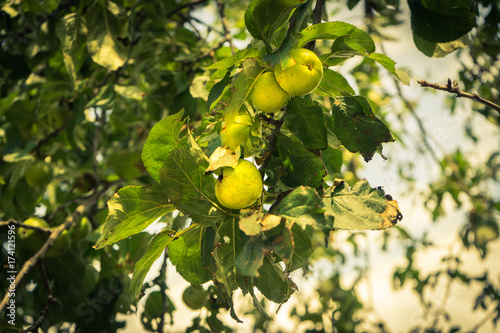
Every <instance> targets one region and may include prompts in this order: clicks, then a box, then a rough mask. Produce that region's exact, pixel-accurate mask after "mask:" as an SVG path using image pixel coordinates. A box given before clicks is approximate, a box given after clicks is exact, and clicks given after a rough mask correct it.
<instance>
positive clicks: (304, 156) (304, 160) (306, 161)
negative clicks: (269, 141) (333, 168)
mask: <svg viewBox="0 0 500 333" xmlns="http://www.w3.org/2000/svg"><path fill="white" fill-rule="evenodd" d="M275 135H276V147H277V148H278V154H279V156H280V158H281V160H282V161H283V167H284V170H285V172H286V175H285V176H284V177H283V178H282V180H283V182H284V183H285V184H286V185H287V186H290V187H296V186H300V185H305V186H311V187H314V188H316V187H318V186H320V184H321V181H322V179H323V177H324V175H325V169H324V166H323V163H322V162H321V160H320V158H319V157H318V156H316V155H315V154H314V153H312V152H310V151H308V150H306V149H305V148H304V146H303V145H302V144H301V143H300V142H297V141H293V140H292V139H290V138H288V137H287V136H285V135H283V134H281V133H275Z"/></svg>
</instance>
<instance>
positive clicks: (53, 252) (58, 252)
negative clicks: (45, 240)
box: [46, 230, 71, 258]
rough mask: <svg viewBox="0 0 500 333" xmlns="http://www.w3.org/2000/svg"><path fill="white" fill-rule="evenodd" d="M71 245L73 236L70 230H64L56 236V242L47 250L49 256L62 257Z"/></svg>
mask: <svg viewBox="0 0 500 333" xmlns="http://www.w3.org/2000/svg"><path fill="white" fill-rule="evenodd" d="M70 247H71V237H70V235H69V232H68V230H64V231H63V232H62V233H61V234H60V235H59V237H57V238H56V240H55V241H54V244H53V245H52V247H51V248H50V249H48V250H47V253H46V254H47V257H52V258H54V257H60V256H62V255H63V254H64V253H66V251H68V250H69V248H70Z"/></svg>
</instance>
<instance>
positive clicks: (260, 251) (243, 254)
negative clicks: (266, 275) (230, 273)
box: [235, 237, 269, 277]
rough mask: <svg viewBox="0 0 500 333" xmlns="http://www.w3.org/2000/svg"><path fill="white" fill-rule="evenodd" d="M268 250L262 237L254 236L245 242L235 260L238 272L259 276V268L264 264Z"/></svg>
mask: <svg viewBox="0 0 500 333" xmlns="http://www.w3.org/2000/svg"><path fill="white" fill-rule="evenodd" d="M266 252H269V251H266V249H265V246H264V243H263V240H262V239H261V238H260V237H252V238H250V239H249V240H248V242H246V243H245V245H244V246H243V248H242V249H241V251H240V252H239V253H238V256H237V257H236V260H235V266H236V269H237V270H238V273H240V274H242V275H245V276H253V277H257V276H259V272H258V270H259V268H260V267H262V265H263V264H264V256H265V255H266Z"/></svg>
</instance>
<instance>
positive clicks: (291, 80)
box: [274, 49, 323, 96]
mask: <svg viewBox="0 0 500 333" xmlns="http://www.w3.org/2000/svg"><path fill="white" fill-rule="evenodd" d="M290 56H291V57H292V59H293V60H294V61H295V64H294V65H292V66H291V67H287V68H286V69H284V70H283V69H282V68H281V66H280V65H279V64H278V65H277V66H275V67H274V76H275V77H276V81H278V84H279V85H280V86H281V88H283V89H284V90H285V91H286V92H288V93H289V94H290V95H294V96H303V95H307V94H309V93H311V92H312V91H314V90H315V89H316V88H317V87H318V86H319V83H320V82H321V79H322V78H323V64H322V63H321V60H319V58H318V56H317V55H316V54H315V53H314V52H313V51H310V50H308V49H294V50H292V51H290Z"/></svg>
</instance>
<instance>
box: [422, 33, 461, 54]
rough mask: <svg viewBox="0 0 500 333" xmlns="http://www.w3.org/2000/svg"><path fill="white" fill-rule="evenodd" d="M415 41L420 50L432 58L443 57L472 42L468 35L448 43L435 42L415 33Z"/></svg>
mask: <svg viewBox="0 0 500 333" xmlns="http://www.w3.org/2000/svg"><path fill="white" fill-rule="evenodd" d="M413 42H414V43H415V46H416V47H417V48H418V50H419V51H420V52H422V53H423V54H425V55H426V56H428V57H432V58H443V57H445V56H447V55H448V54H450V53H452V52H454V51H456V50H458V49H461V48H463V47H466V46H467V45H470V44H471V40H470V39H469V38H468V37H467V35H464V36H462V37H460V38H459V39H457V40H454V41H451V42H447V43H433V42H429V41H427V40H425V39H423V38H422V37H419V36H416V35H413Z"/></svg>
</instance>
